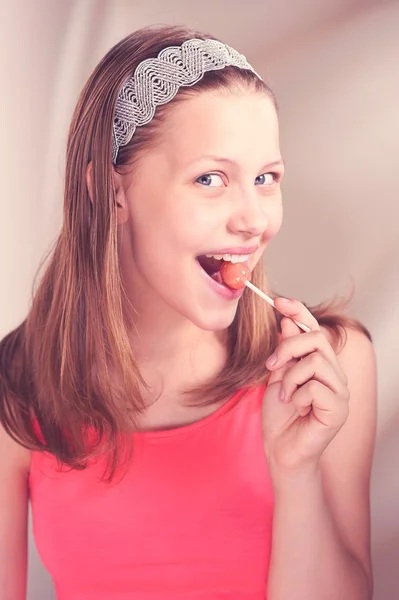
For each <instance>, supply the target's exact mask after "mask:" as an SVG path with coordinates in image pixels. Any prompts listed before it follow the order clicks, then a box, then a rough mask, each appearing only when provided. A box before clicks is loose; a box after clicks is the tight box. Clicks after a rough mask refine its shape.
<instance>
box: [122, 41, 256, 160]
mask: <svg viewBox="0 0 399 600" xmlns="http://www.w3.org/2000/svg"><path fill="white" fill-rule="evenodd" d="M229 66H232V67H238V68H239V69H248V70H250V71H252V72H253V73H255V75H256V76H257V77H259V79H261V77H260V76H259V75H258V73H256V71H255V70H254V69H253V68H252V67H251V65H250V64H249V63H248V62H247V59H246V58H245V56H243V55H242V54H239V53H238V52H237V51H236V50H234V49H233V48H231V47H230V46H227V45H225V44H222V43H221V42H218V41H216V40H212V39H208V40H199V39H192V40H187V41H185V42H183V44H182V45H181V46H170V47H169V48H165V49H164V50H162V51H161V52H160V53H159V54H158V57H157V58H149V59H146V60H144V61H143V62H141V63H140V64H139V65H138V66H137V68H136V70H135V72H134V74H133V76H132V77H130V78H129V79H128V80H127V81H126V82H125V83H124V85H123V87H122V89H121V90H120V92H119V95H118V99H117V101H116V106H115V115H114V128H113V138H112V162H113V163H114V164H115V163H116V159H117V157H118V152H119V148H121V147H122V146H126V144H128V143H129V142H130V140H131V139H132V137H133V135H134V132H135V131H136V127H141V126H142V125H146V124H147V123H149V122H150V121H151V120H152V119H153V117H154V114H155V109H156V107H157V106H159V105H161V104H166V103H167V102H169V101H170V100H172V99H173V98H174V97H175V96H176V94H177V92H178V91H179V88H180V87H182V86H186V87H187V86H192V85H194V84H195V83H197V81H199V80H200V79H202V77H203V76H204V73H206V72H207V71H216V70H218V69H224V68H225V67H229Z"/></svg>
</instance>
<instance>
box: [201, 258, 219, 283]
mask: <svg viewBox="0 0 399 600" xmlns="http://www.w3.org/2000/svg"><path fill="white" fill-rule="evenodd" d="M197 260H198V262H199V264H200V266H201V267H202V268H203V269H204V271H205V273H206V274H207V275H209V277H211V278H212V279H214V280H215V281H217V282H218V283H221V284H222V285H224V282H223V279H222V276H221V275H220V267H221V266H222V264H223V262H224V261H223V258H221V259H217V258H215V257H214V256H205V255H202V256H197Z"/></svg>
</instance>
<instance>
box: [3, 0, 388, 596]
mask: <svg viewBox="0 0 399 600" xmlns="http://www.w3.org/2000/svg"><path fill="white" fill-rule="evenodd" d="M155 22H168V23H184V24H188V25H191V26H193V27H198V28H201V29H204V30H206V31H209V32H211V33H213V34H215V35H217V36H219V37H221V38H222V39H224V40H225V41H226V42H228V43H230V44H231V45H233V46H236V47H237V48H238V49H239V50H241V51H242V52H244V53H245V54H246V55H247V56H248V58H249V59H250V61H251V62H252V63H253V65H254V67H255V68H256V69H257V70H258V71H260V72H261V73H262V74H263V75H264V76H265V77H268V78H269V80H270V81H271V83H272V86H273V87H274V89H275V91H276V93H277V96H278V98H279V102H280V106H281V126H282V142H283V154H284V156H285V159H286V162H287V177H286V181H285V185H284V193H285V207H286V220H285V225H284V228H283V230H282V232H281V234H280V236H279V239H278V240H276V242H275V243H274V245H273V247H272V248H271V250H270V253H269V258H268V266H269V273H270V278H271V281H272V283H273V284H274V286H275V287H276V288H277V289H278V290H279V291H280V292H281V293H284V294H287V295H291V296H297V297H299V298H301V299H303V300H307V301H310V302H316V301H319V300H322V299H325V298H328V297H330V296H332V295H333V294H335V293H336V292H337V291H338V292H345V291H347V290H348V289H349V285H350V282H351V281H353V282H354V283H355V286H356V294H355V298H354V301H353V305H352V312H353V314H355V315H357V316H358V317H360V318H361V319H363V320H364V322H365V323H366V324H367V325H368V326H369V328H370V329H371V331H372V333H373V336H374V340H375V347H376V351H377V355H378V360H379V377H380V381H379V433H378V442H377V452H376V459H375V465H374V473H373V481H372V518H373V556H374V565H375V581H376V585H375V588H376V590H375V598H376V599H377V600H397V598H398V597H399V569H398V563H399V475H398V472H399V467H398V466H397V463H398V458H397V457H398V455H399V409H398V402H397V401H398V396H399V377H398V359H399V207H398V206H399V203H398V200H399V198H398V191H397V189H398V155H399V147H398V146H399V142H398V139H399V114H398V99H399V85H398V64H399V3H398V2H397V1H396V2H393V1H391V2H389V1H386V2H378V1H374V2H373V1H372V0H262V1H261V0H245V2H244V1H242V2H239V1H237V0H230V1H229V0H201V2H199V3H198V8H196V7H195V3H194V2H187V0H154V1H153V2H151V3H150V2H148V1H144V0H135V1H133V0H132V1H128V0H115V1H111V0H98V1H94V0H75V1H73V0H35V1H34V2H31V1H30V0H25V1H24V0H13V1H11V0H9V1H6V0H0V57H1V58H0V60H1V73H0V82H1V84H0V85H1V95H0V103H1V105H0V106H1V109H0V131H1V132H2V137H1V145H0V148H1V150H0V151H1V157H0V169H1V185H2V194H1V197H0V282H1V283H0V285H1V294H0V335H2V334H4V333H6V332H7V331H8V330H9V329H11V328H12V327H13V326H15V325H17V324H18V322H19V321H20V320H21V319H22V318H23V316H24V315H25V313H26V310H27V308H28V305H29V300H30V291H31V284H32V280H33V276H34V273H35V270H36V268H37V266H38V263H39V260H40V258H41V256H42V255H43V252H44V251H45V250H46V248H47V247H48V245H49V244H50V243H51V241H52V240H53V239H54V236H55V234H56V231H57V227H58V225H59V220H60V214H61V199H62V176H63V175H62V172H63V152H64V147H65V139H66V131H67V127H68V123H69V119H70V116H71V112H72V110H73V106H74V103H75V101H76V99H77V94H78V92H79V90H80V88H81V86H82V85H83V83H84V81H85V79H86V77H87V76H88V75H89V73H90V72H91V70H92V68H93V67H94V65H95V64H96V62H97V61H98V60H99V59H100V58H101V56H102V55H103V54H104V53H105V52H106V50H107V49H108V48H109V47H110V46H111V45H113V44H114V43H115V42H116V41H118V40H119V39H120V38H121V37H123V36H124V35H125V34H127V33H129V32H131V31H132V30H134V29H136V28H138V27H140V26H143V25H146V24H150V23H155ZM77 543H79V542H78V540H77ZM30 546H31V548H30V561H31V562H30V574H29V596H28V597H29V600H50V599H52V598H53V595H52V591H51V590H52V588H51V584H50V582H49V579H48V576H47V575H46V574H45V573H44V571H43V568H42V567H41V565H40V562H39V559H38V557H37V554H36V552H35V549H34V544H33V542H32V541H31V544H30Z"/></svg>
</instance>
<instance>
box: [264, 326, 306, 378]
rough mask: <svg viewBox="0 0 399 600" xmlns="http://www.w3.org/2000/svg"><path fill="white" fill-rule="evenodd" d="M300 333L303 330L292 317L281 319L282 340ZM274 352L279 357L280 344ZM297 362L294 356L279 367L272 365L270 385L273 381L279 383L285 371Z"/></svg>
mask: <svg viewBox="0 0 399 600" xmlns="http://www.w3.org/2000/svg"><path fill="white" fill-rule="evenodd" d="M300 333H301V330H300V329H299V327H298V325H296V324H295V323H294V321H293V320H292V319H290V318H289V317H284V318H283V319H282V320H281V336H280V341H281V342H282V341H284V340H286V339H288V338H290V337H294V336H295V335H298V334H300ZM274 354H275V355H276V356H277V357H278V346H277V348H276V350H275V351H274ZM296 362H298V361H297V359H295V358H293V359H291V360H289V361H288V362H287V363H285V364H284V365H282V366H281V367H280V368H278V369H273V367H272V366H271V365H270V371H271V374H270V377H269V381H268V383H269V385H270V384H271V383H277V382H279V381H282V380H283V377H284V375H285V373H286V372H287V371H288V369H290V367H292V365H293V364H295V363H296ZM267 366H268V362H267V363H266V367H267Z"/></svg>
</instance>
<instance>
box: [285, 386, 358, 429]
mask: <svg viewBox="0 0 399 600" xmlns="http://www.w3.org/2000/svg"><path fill="white" fill-rule="evenodd" d="M348 400H349V392H348V393H347V395H345V397H344V396H339V397H337V395H336V394H334V392H332V391H331V390H330V389H328V388H327V387H326V386H325V385H323V384H322V383H320V382H319V381H315V380H314V379H312V380H311V381H308V382H307V383H305V384H304V385H303V386H302V387H300V388H299V389H298V390H297V391H296V392H295V393H294V394H293V396H292V404H293V406H294V407H295V410H296V411H297V413H298V414H299V415H300V416H301V417H306V415H308V414H309V413H311V412H312V416H313V417H314V418H315V419H317V420H318V421H319V422H320V423H321V424H322V425H325V426H326V427H336V428H337V431H338V429H340V427H341V426H342V425H343V423H345V421H346V419H347V417H348V413H349V402H348Z"/></svg>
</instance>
